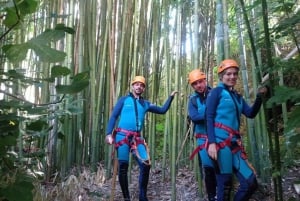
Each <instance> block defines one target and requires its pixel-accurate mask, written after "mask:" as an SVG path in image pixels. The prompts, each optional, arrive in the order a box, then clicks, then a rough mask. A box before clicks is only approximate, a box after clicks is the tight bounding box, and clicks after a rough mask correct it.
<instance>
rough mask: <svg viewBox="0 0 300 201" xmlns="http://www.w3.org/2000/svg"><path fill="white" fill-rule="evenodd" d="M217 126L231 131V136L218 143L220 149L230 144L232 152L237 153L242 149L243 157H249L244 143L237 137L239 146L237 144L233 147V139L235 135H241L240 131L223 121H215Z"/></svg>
mask: <svg viewBox="0 0 300 201" xmlns="http://www.w3.org/2000/svg"><path fill="white" fill-rule="evenodd" d="M215 127H217V128H221V129H223V130H225V131H227V132H228V133H229V137H228V138H227V139H226V140H224V141H223V142H220V143H217V149H218V150H219V149H222V148H224V147H225V146H228V147H230V149H231V152H232V153H236V152H238V151H239V150H241V157H242V158H243V159H247V158H248V157H247V154H246V151H245V149H244V146H243V145H242V141H241V140H240V139H237V145H238V146H236V147H235V148H234V149H232V148H231V139H232V138H233V136H240V132H239V131H236V130H233V129H232V128H230V127H228V126H226V125H224V124H221V123H215Z"/></svg>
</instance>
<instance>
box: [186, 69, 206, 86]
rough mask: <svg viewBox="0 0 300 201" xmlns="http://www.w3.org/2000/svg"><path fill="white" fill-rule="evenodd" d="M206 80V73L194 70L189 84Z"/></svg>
mask: <svg viewBox="0 0 300 201" xmlns="http://www.w3.org/2000/svg"><path fill="white" fill-rule="evenodd" d="M202 79H206V75H205V73H203V72H201V71H200V70H199V69H194V70H192V71H191V72H190V73H189V83H190V84H193V83H194V82H196V81H197V80H202Z"/></svg>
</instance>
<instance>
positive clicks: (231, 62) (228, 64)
mask: <svg viewBox="0 0 300 201" xmlns="http://www.w3.org/2000/svg"><path fill="white" fill-rule="evenodd" d="M232 67H234V68H237V69H239V65H238V64H237V62H236V61H235V60H233V59H225V60H223V61H222V62H221V64H220V65H219V67H218V73H221V72H223V71H224V70H226V69H227V68H232Z"/></svg>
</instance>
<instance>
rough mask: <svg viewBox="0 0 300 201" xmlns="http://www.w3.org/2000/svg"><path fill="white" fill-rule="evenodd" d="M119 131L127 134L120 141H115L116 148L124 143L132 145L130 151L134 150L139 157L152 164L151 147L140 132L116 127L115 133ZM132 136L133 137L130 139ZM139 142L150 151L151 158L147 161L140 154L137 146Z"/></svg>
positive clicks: (147, 163)
mask: <svg viewBox="0 0 300 201" xmlns="http://www.w3.org/2000/svg"><path fill="white" fill-rule="evenodd" d="M117 132H122V133H125V134H126V136H125V138H124V139H122V140H120V141H119V142H118V143H115V148H116V149H117V148H118V147H119V146H121V145H123V144H127V145H128V146H129V147H130V151H133V152H134V153H135V154H136V156H137V158H138V159H140V160H141V161H142V162H143V163H145V164H146V165H150V164H151V162H150V155H149V148H148V146H147V143H146V142H145V140H144V138H142V137H141V135H140V132H134V131H129V130H125V129H122V128H116V129H115V130H114V135H115V134H116V133H117ZM130 137H132V139H130V140H129V138H130ZM139 144H143V145H144V146H145V147H146V150H147V153H148V156H149V159H148V160H146V161H145V160H143V159H142V158H141V157H140V154H139V152H138V150H137V146H138V145H139Z"/></svg>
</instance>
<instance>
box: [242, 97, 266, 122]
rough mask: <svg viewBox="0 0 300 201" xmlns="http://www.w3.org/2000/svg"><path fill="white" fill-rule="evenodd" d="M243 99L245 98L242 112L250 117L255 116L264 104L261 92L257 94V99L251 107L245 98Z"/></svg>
mask: <svg viewBox="0 0 300 201" xmlns="http://www.w3.org/2000/svg"><path fill="white" fill-rule="evenodd" d="M242 100H243V111H242V113H243V114H244V115H245V116H246V117H248V118H254V117H255V116H256V115H257V113H258V112H259V109H260V107H261V104H262V98H261V96H260V95H259V94H258V95H257V96H256V99H255V101H254V104H253V105H252V107H250V106H249V105H248V104H247V103H246V101H245V100H244V99H242Z"/></svg>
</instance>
